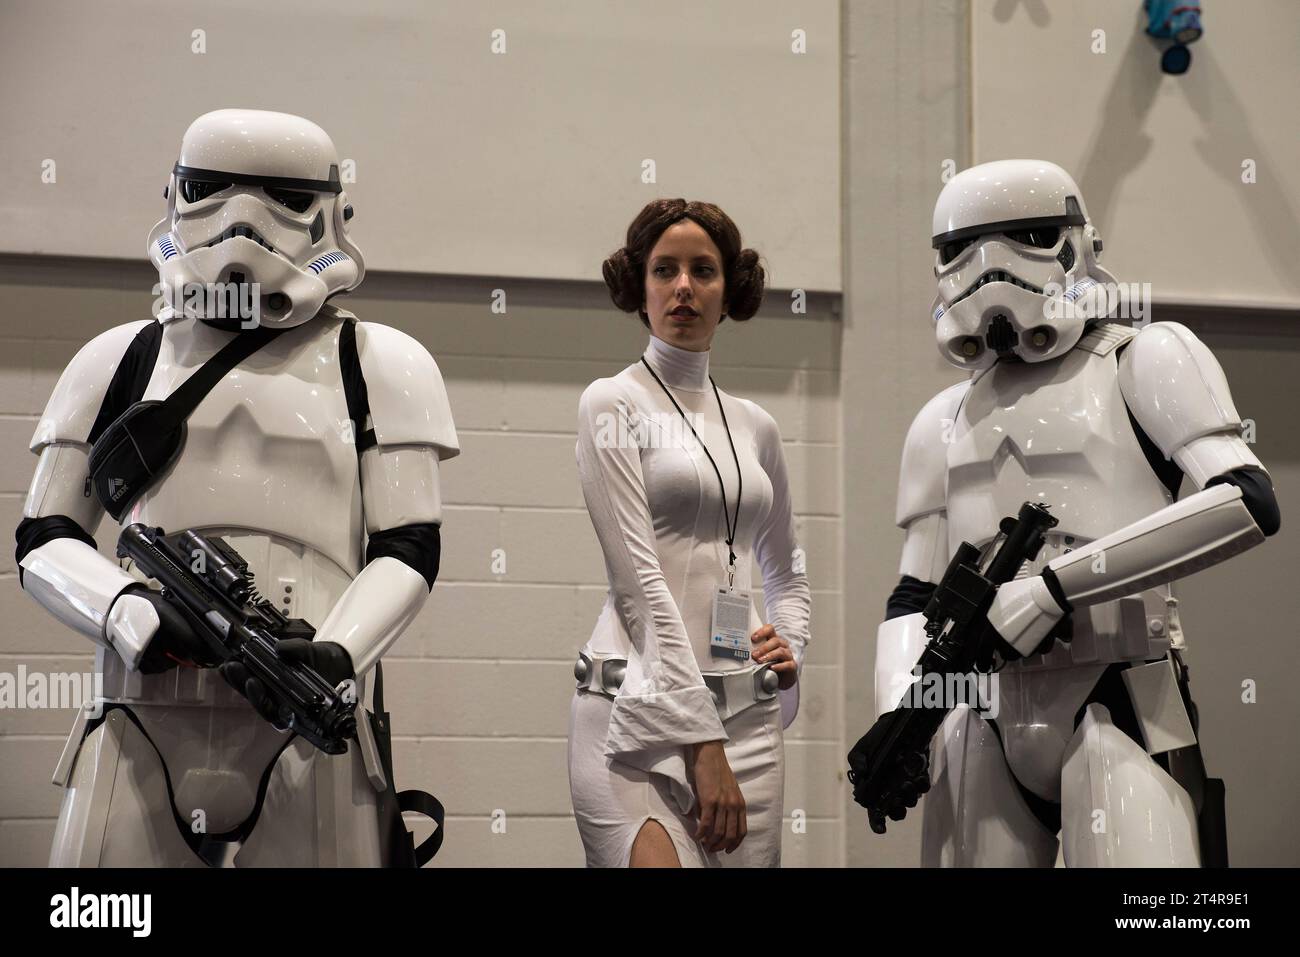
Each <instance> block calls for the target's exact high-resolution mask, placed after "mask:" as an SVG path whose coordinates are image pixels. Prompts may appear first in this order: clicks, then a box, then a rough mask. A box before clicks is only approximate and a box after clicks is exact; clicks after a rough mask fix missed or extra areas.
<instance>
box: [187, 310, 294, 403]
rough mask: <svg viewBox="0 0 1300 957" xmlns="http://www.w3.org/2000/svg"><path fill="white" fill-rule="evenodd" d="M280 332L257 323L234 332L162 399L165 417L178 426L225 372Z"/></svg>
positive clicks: (280, 331) (222, 377) (281, 330)
mask: <svg viewBox="0 0 1300 957" xmlns="http://www.w3.org/2000/svg"><path fill="white" fill-rule="evenodd" d="M282 332H284V330H283V329H271V328H269V327H267V326H258V327H257V328H256V329H252V330H250V331H248V332H241V333H239V334H237V335H236V336H235V337H234V338H233V339H231V340H230V341H229V342H227V343H226V344H225V345H224V346H222V347H221V348H220V349H219V350H218V351H217V354H216V355H214V356H213V357H212V358H211V359H209V360H208V361H207V362H205V363H203V365H201V366H199V368H198V370H197V371H196V372H194V373H192V374H191V375H190V377H189V378H188V379H186V380H185V381H184V382H182V383H181V384H180V386H179V387H178V388H177V389H176V391H175V392H173V393H172V394H171V395H169V396H168V397H167V398H166V399H164V400H163V407H164V409H165V410H166V413H165V415H166V417H167V418H169V419H170V420H171V421H173V422H175V423H177V424H178V425H179V424H180V423H181V422H183V421H185V420H186V419H188V418H189V417H190V413H191V412H193V411H194V410H195V408H197V407H198V404H199V403H200V402H202V401H203V397H204V396H206V395H207V394H208V393H209V392H211V391H212V390H213V388H215V387H216V384H217V383H218V382H220V381H221V380H222V379H224V378H225V377H226V373H228V372H229V371H230V370H231V369H233V368H234V367H235V366H237V365H239V364H240V363H241V362H243V361H244V360H245V359H247V358H248V357H249V356H251V355H252V354H253V353H254V352H256V351H257V350H258V349H260V348H262V346H264V345H266V344H267V343H268V342H270V341H271V340H272V339H274V338H275V337H276V336H278V335H279V334H280V333H282Z"/></svg>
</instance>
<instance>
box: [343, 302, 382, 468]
mask: <svg viewBox="0 0 1300 957" xmlns="http://www.w3.org/2000/svg"><path fill="white" fill-rule="evenodd" d="M339 369H340V371H341V372H342V373H343V397H344V399H345V400H346V401H347V404H348V418H349V419H351V420H352V434H353V435H354V436H355V441H356V446H357V455H360V454H361V453H362V452H364V451H365V450H366V449H372V448H374V447H375V445H376V444H378V443H377V442H376V440H375V430H374V429H367V428H366V416H368V415H369V414H370V393H369V391H368V390H367V389H366V377H365V376H364V375H362V373H361V356H360V354H359V353H358V352H357V321H356V320H355V319H347V320H344V322H343V325H342V327H341V328H340V329H339Z"/></svg>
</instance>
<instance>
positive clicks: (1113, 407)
mask: <svg viewBox="0 0 1300 957" xmlns="http://www.w3.org/2000/svg"><path fill="white" fill-rule="evenodd" d="M933 245H934V248H935V250H936V260H935V276H936V278H937V280H938V296H937V298H936V300H935V302H934V306H933V321H934V327H935V333H936V337H937V340H938V346H939V351H940V352H941V353H942V354H943V355H944V357H945V358H946V359H948V360H949V361H950V362H951V363H952V364H954V365H956V366H958V367H959V368H961V369H963V370H966V371H968V372H969V373H970V376H969V378H968V379H967V380H966V381H963V382H960V383H958V384H957V385H954V386H952V387H950V388H948V389H945V390H944V391H943V392H941V393H940V394H939V395H937V396H935V397H934V398H933V399H931V400H930V401H929V402H928V403H927V404H926V405H925V406H924V407H923V408H922V409H921V411H920V413H919V414H918V415H917V417H916V419H915V421H914V422H913V423H912V426H911V428H910V430H909V432H908V435H907V440H906V444H905V448H904V452H903V459H902V467H901V475H900V480H899V494H898V509H897V514H896V520H897V523H898V525H899V526H900V527H901V528H903V529H904V530H905V531H906V537H905V540H904V546H903V556H902V563H901V569H900V571H901V573H902V580H901V582H900V584H899V586H898V587H897V588H896V590H895V592H894V594H893V596H892V597H891V600H890V607H889V611H888V613H887V614H888V618H887V620H886V621H885V622H884V623H883V624H882V625H881V626H880V630H879V634H878V651H877V662H876V701H877V708H878V710H879V711H880V712H881V713H883V712H884V711H887V710H890V709H891V708H893V707H894V705H895V704H897V702H898V700H899V689H900V688H903V687H905V686H906V681H905V680H904V681H900V680H899V675H900V672H901V673H902V674H903V675H906V673H907V672H908V671H909V670H910V669H911V667H912V665H913V663H915V662H916V660H917V658H918V656H919V654H920V651H921V649H922V648H923V647H924V644H925V641H926V636H925V634H924V633H923V631H922V625H923V624H924V617H923V615H922V614H920V612H921V610H922V609H923V608H924V607H925V604H926V601H927V600H928V598H929V595H930V594H931V593H932V592H933V590H934V587H935V583H936V582H938V581H939V578H940V576H941V575H942V573H943V571H944V569H945V567H946V565H947V562H948V558H949V556H951V555H952V554H953V552H954V551H955V549H956V547H957V545H958V543H960V542H962V541H968V542H971V543H973V544H976V545H983V544H984V543H987V542H988V541H989V540H991V539H992V538H993V537H994V535H995V534H996V532H997V529H998V520H999V519H1000V518H1001V517H1002V516H1004V515H1015V514H1016V512H1017V509H1018V508H1019V506H1020V505H1021V503H1023V502H1026V501H1029V502H1034V503H1038V504H1043V505H1047V506H1049V507H1050V508H1051V512H1052V515H1053V516H1054V517H1055V518H1056V519H1057V520H1058V522H1059V524H1058V525H1057V526H1056V527H1055V528H1054V529H1052V530H1051V532H1050V533H1049V534H1048V536H1047V540H1046V543H1045V545H1044V547H1043V549H1042V551H1041V552H1040V553H1039V555H1038V557H1037V558H1036V559H1035V561H1034V562H1033V563H1027V564H1026V566H1025V567H1024V568H1022V569H1021V572H1020V574H1019V575H1018V576H1017V577H1016V578H1015V579H1014V580H1013V581H1011V582H1009V583H1007V584H1006V585H1003V586H1002V587H1001V588H1000V589H999V590H998V593H997V595H996V598H995V601H994V604H993V607H992V609H991V610H990V612H989V621H990V624H991V625H992V626H993V628H994V629H995V630H996V632H997V635H998V636H999V637H1000V638H1001V639H1002V648H1003V652H1004V658H1005V659H1006V660H1007V662H1008V663H1007V664H1006V665H1005V666H1004V667H1003V668H1002V670H1001V671H1000V672H999V673H998V675H997V679H998V685H999V687H998V702H999V708H998V714H997V717H996V718H993V719H991V720H990V719H986V718H984V717H980V716H977V715H976V713H975V712H972V711H970V710H969V709H968V708H966V707H959V708H958V709H957V710H956V711H954V712H953V713H952V714H950V715H949V717H948V720H947V721H946V722H945V724H944V726H943V729H942V730H941V731H940V733H939V734H938V735H936V738H935V741H934V743H933V746H932V747H933V756H932V761H931V790H930V793H929V794H928V795H927V797H926V800H925V809H924V827H923V852H922V853H923V858H924V862H925V863H927V864H940V865H971V864H975V865H986V864H987V865H1046V866H1050V865H1051V864H1052V863H1053V861H1054V860H1055V858H1056V852H1057V837H1056V835H1057V833H1058V828H1059V833H1060V840H1061V842H1062V843H1063V851H1064V857H1065V861H1066V864H1067V865H1068V866H1132V865H1175V866H1180V865H1181V866H1195V865H1198V864H1202V863H1205V864H1209V863H1215V862H1219V861H1221V860H1222V858H1223V856H1224V852H1223V849H1222V846H1221V845H1222V840H1221V838H1222V827H1221V824H1222V822H1221V817H1220V819H1219V820H1218V821H1217V822H1216V821H1215V820H1214V817H1215V811H1216V808H1215V807H1214V804H1215V794H1214V793H1213V788H1212V785H1213V784H1214V783H1216V782H1209V783H1208V784H1207V779H1206V778H1205V775H1204V769H1203V766H1202V765H1201V764H1200V759H1199V749H1198V748H1197V744H1196V733H1195V728H1194V720H1193V719H1191V718H1190V717H1189V713H1191V714H1194V713H1195V712H1194V708H1193V707H1192V705H1191V701H1190V697H1189V695H1188V691H1187V684H1186V671H1185V668H1184V667H1183V666H1182V662H1181V660H1180V658H1179V655H1178V651H1179V649H1181V648H1182V647H1183V641H1182V632H1181V629H1180V627H1179V620H1178V614H1177V602H1176V600H1175V598H1174V596H1173V593H1172V591H1171V588H1170V583H1171V582H1174V581H1175V580H1177V579H1179V578H1181V577H1184V576H1186V575H1189V574H1191V573H1193V572H1195V571H1197V570H1200V569H1202V568H1205V567H1207V566H1209V565H1212V564H1214V563H1216V562H1219V561H1223V560H1224V559H1227V558H1229V557H1231V556H1232V555H1235V554H1237V553H1238V552H1241V551H1243V550H1244V549H1247V548H1250V547H1252V546H1254V545H1256V544H1258V543H1260V542H1262V541H1263V540H1264V538H1265V536H1266V535H1270V534H1272V533H1273V532H1275V531H1276V530H1277V528H1278V525H1279V513H1278V507H1277V502H1276V499H1275V498H1274V496H1273V489H1272V484H1271V482H1270V480H1269V477H1268V473H1267V472H1266V471H1265V469H1264V467H1263V466H1262V465H1261V464H1260V462H1259V460H1258V459H1257V458H1256V457H1255V455H1254V454H1253V453H1252V452H1251V450H1250V448H1249V447H1248V446H1247V445H1246V443H1245V441H1244V440H1243V439H1242V423H1241V420H1240V419H1239V418H1238V416H1237V411H1236V409H1235V408H1234V406H1233V402H1232V396H1231V394H1230V392H1229V390H1228V384H1227V381H1226V380H1225V378H1224V375H1223V372H1222V370H1221V369H1220V367H1219V364H1218V362H1217V361H1216V360H1215V358H1214V356H1213V355H1212V354H1211V352H1210V350H1209V349H1208V348H1206V346H1205V345H1204V344H1203V343H1201V342H1200V340H1198V339H1197V337H1196V336H1195V335H1193V333H1192V332H1191V331H1190V330H1189V329H1187V328H1186V327H1185V326H1182V325H1180V324H1178V323H1175V322H1157V323H1153V324H1149V325H1146V326H1144V327H1143V328H1140V329H1135V328H1132V327H1129V326H1125V325H1121V324H1118V323H1115V322H1111V321H1108V320H1107V316H1108V315H1109V314H1110V313H1111V311H1112V310H1113V308H1114V306H1115V304H1116V285H1115V282H1114V279H1113V277H1112V276H1111V275H1110V274H1109V273H1108V272H1106V270H1105V269H1103V268H1102V267H1101V265H1100V264H1099V263H1098V257H1099V255H1100V253H1101V250H1102V243H1101V238H1100V236H1099V235H1098V233H1097V230H1096V228H1095V227H1094V226H1093V224H1092V223H1091V221H1090V220H1089V218H1088V213H1087V207H1086V206H1085V204H1084V200H1083V195H1082V193H1081V192H1080V190H1079V188H1078V186H1077V185H1076V184H1075V182H1074V181H1073V179H1072V178H1071V177H1070V176H1069V175H1068V174H1067V173H1066V172H1065V171H1064V170H1062V169H1061V168H1060V167H1058V166H1055V165H1053V164H1051V163H1046V162H1040V161H1031V160H1007V161H1002V162H995V163H986V164H983V165H980V166H976V167H974V168H972V169H969V170H966V171H964V172H962V173H960V174H958V175H957V176H956V177H954V178H953V179H952V180H951V181H950V182H949V183H948V184H947V185H946V186H945V187H944V189H943V191H942V193H941V194H940V196H939V200H938V203H937V205H936V207H935V213H934V231H933ZM1184 476H1186V477H1187V478H1188V479H1190V480H1191V483H1192V484H1193V485H1194V486H1195V488H1196V489H1197V491H1195V492H1194V493H1193V494H1190V495H1188V496H1187V497H1186V498H1183V499H1179V498H1178V491H1179V485H1180V483H1181V482H1182V480H1183V478H1184ZM1220 798H1221V795H1220ZM1218 810H1219V811H1220V813H1221V804H1220V807H1219V809H1218ZM1210 845H1216V846H1214V847H1211V846H1210Z"/></svg>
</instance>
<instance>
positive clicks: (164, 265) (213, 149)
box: [149, 110, 365, 328]
mask: <svg viewBox="0 0 1300 957" xmlns="http://www.w3.org/2000/svg"><path fill="white" fill-rule="evenodd" d="M163 195H164V196H165V197H166V198H167V215H166V217H165V218H164V219H162V220H161V221H160V222H159V223H158V224H157V225H156V226H154V228H153V230H152V231H151V232H150V233H149V258H150V260H151V261H152V262H153V264H154V265H155V266H156V267H157V269H158V274H159V277H160V280H161V283H162V288H163V291H164V298H165V300H166V302H167V305H165V306H164V309H165V310H168V311H170V313H171V315H173V316H175V315H177V314H178V311H177V306H179V305H182V304H183V305H184V306H185V311H184V314H185V315H195V316H197V317H198V318H203V319H205V320H209V321H212V320H214V319H217V318H218V317H216V316H213V315H211V313H212V311H213V310H212V304H213V298H212V297H211V296H208V297H201V296H185V295H184V291H186V290H194V289H196V288H197V289H204V288H206V289H208V290H211V289H213V288H214V287H215V288H219V289H222V290H225V291H234V295H235V296H237V297H238V301H240V302H243V303H244V304H245V306H248V305H251V306H252V307H253V308H254V309H255V310H256V314H255V318H256V320H257V323H258V324H261V325H265V326H271V327H280V328H287V327H290V326H297V325H301V324H302V323H304V322H306V321H307V320H309V319H311V318H312V317H313V316H314V315H316V312H317V311H318V310H319V309H320V307H321V305H322V304H323V303H324V302H325V300H326V299H327V298H329V297H330V296H332V295H334V294H336V293H340V292H347V291H349V290H352V289H355V288H356V287H357V286H358V285H359V284H360V283H361V279H362V277H363V276H364V275H365V263H364V261H363V259H362V256H361V251H360V250H359V249H358V248H357V246H356V244H355V243H354V242H352V240H351V239H350V238H349V237H348V227H347V223H348V220H350V219H351V218H352V207H351V206H350V205H348V201H347V194H346V193H344V191H343V187H342V185H341V184H340V182H339V161H338V154H337V152H336V151H335V149H334V143H333V141H332V140H330V138H329V136H328V135H327V134H326V133H325V131H324V130H322V129H321V128H320V127H319V126H317V125H316V124H315V123H312V122H311V121H310V120H305V119H303V118H302V117H299V116H291V115H290V114H288V113H272V112H267V111H265V110H216V111H214V112H212V113H205V114H203V115H202V116H200V117H199V118H198V119H197V120H195V121H194V122H193V123H191V124H190V128H189V129H188V130H186V131H185V137H184V139H183V140H182V141H181V152H180V158H179V159H178V160H177V161H176V166H175V168H174V169H173V170H172V175H171V179H170V181H169V182H168V184H167V188H166V190H165V191H164V193H163ZM223 295H224V293H223ZM218 301H219V302H220V303H221V305H222V307H223V311H222V314H221V316H220V317H219V318H221V319H226V318H228V316H227V314H226V313H225V312H224V307H225V305H226V300H225V299H224V298H220V299H219V300H218ZM196 303H202V305H197V306H196ZM166 317H167V316H166V315H164V316H162V317H160V318H166ZM240 318H241V319H246V318H247V316H245V315H241V316H240ZM217 324H220V323H217ZM242 325H243V327H244V328H248V327H249V325H248V323H247V322H244V323H242Z"/></svg>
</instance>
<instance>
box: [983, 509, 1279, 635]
mask: <svg viewBox="0 0 1300 957" xmlns="http://www.w3.org/2000/svg"><path fill="white" fill-rule="evenodd" d="M1263 540H1264V532H1263V531H1262V530H1261V529H1260V526H1259V525H1258V524H1257V523H1256V521H1255V519H1254V518H1253V517H1252V515H1251V513H1250V510H1249V509H1248V508H1247V507H1246V505H1245V503H1244V502H1243V500H1242V492H1241V489H1240V488H1238V487H1237V486H1235V485H1231V484H1227V483H1223V484H1216V485H1213V486H1211V487H1208V488H1206V489H1204V490H1202V491H1200V492H1197V493H1196V494H1195V495H1191V496H1188V497H1187V498H1186V499H1184V500H1182V501H1180V502H1175V503H1174V504H1172V505H1169V506H1167V507H1166V508H1163V509H1161V510H1160V511H1158V512H1156V513H1154V514H1153V515H1149V516H1147V517H1146V518H1144V519H1142V520H1141V521H1138V522H1134V523H1133V524H1131V525H1128V526H1126V527H1124V528H1122V529H1119V530H1118V531H1115V532H1112V533H1111V534H1109V535H1105V536H1103V537H1101V538H1099V539H1096V540H1095V541H1092V542H1089V543H1088V544H1086V545H1084V546H1082V547H1080V548H1076V549H1074V550H1073V551H1070V552H1068V553H1067V554H1065V555H1061V556H1060V557H1058V558H1055V559H1053V560H1052V561H1050V562H1048V563H1047V565H1046V566H1045V567H1044V569H1043V571H1042V574H1040V575H1035V576H1032V577H1030V578H1023V579H1017V580H1016V581H1013V582H1009V583H1008V584H1007V585H1004V586H1003V587H1002V588H1001V589H999V591H998V595H997V597H996V598H995V599H994V602H993V607H992V608H991V609H990V610H989V622H990V624H992V625H993V627H994V628H995V629H996V630H997V632H998V634H999V635H1001V636H1002V638H1003V639H1004V640H1005V641H1006V642H1007V643H1008V644H1010V645H1011V646H1012V647H1013V648H1015V650H1016V651H1017V652H1018V653H1020V654H1021V655H1029V654H1032V653H1033V652H1034V649H1035V648H1037V647H1038V645H1039V643H1040V642H1041V641H1042V640H1043V638H1045V637H1046V635H1047V633H1048V631H1050V630H1051V628H1052V626H1053V625H1054V624H1055V623H1056V622H1057V621H1058V620H1059V619H1060V618H1061V617H1062V616H1063V615H1065V614H1066V613H1067V612H1069V611H1070V610H1072V609H1073V608H1074V607H1077V606H1083V605H1093V604H1097V603H1098V602H1103V601H1109V600H1111V599H1115V598H1122V597H1124V596H1125V595H1132V594H1135V593H1137V592H1140V591H1143V590H1144V589H1147V588H1152V587H1154V586H1156V585H1163V584H1166V583H1168V582H1171V581H1175V580H1176V579H1179V578H1183V577H1185V576H1187V575H1190V574H1192V573H1193V572H1197V571H1200V570H1201V569H1204V568H1208V567H1210V566H1211V565H1216V564H1218V563H1219V562H1221V561H1223V560H1225V559H1227V558H1231V557H1232V556H1233V555H1236V554H1239V553H1240V552H1243V551H1245V550H1246V549H1248V548H1252V547H1254V546H1255V545H1258V544H1259V543H1260V542H1262V541H1263Z"/></svg>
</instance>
